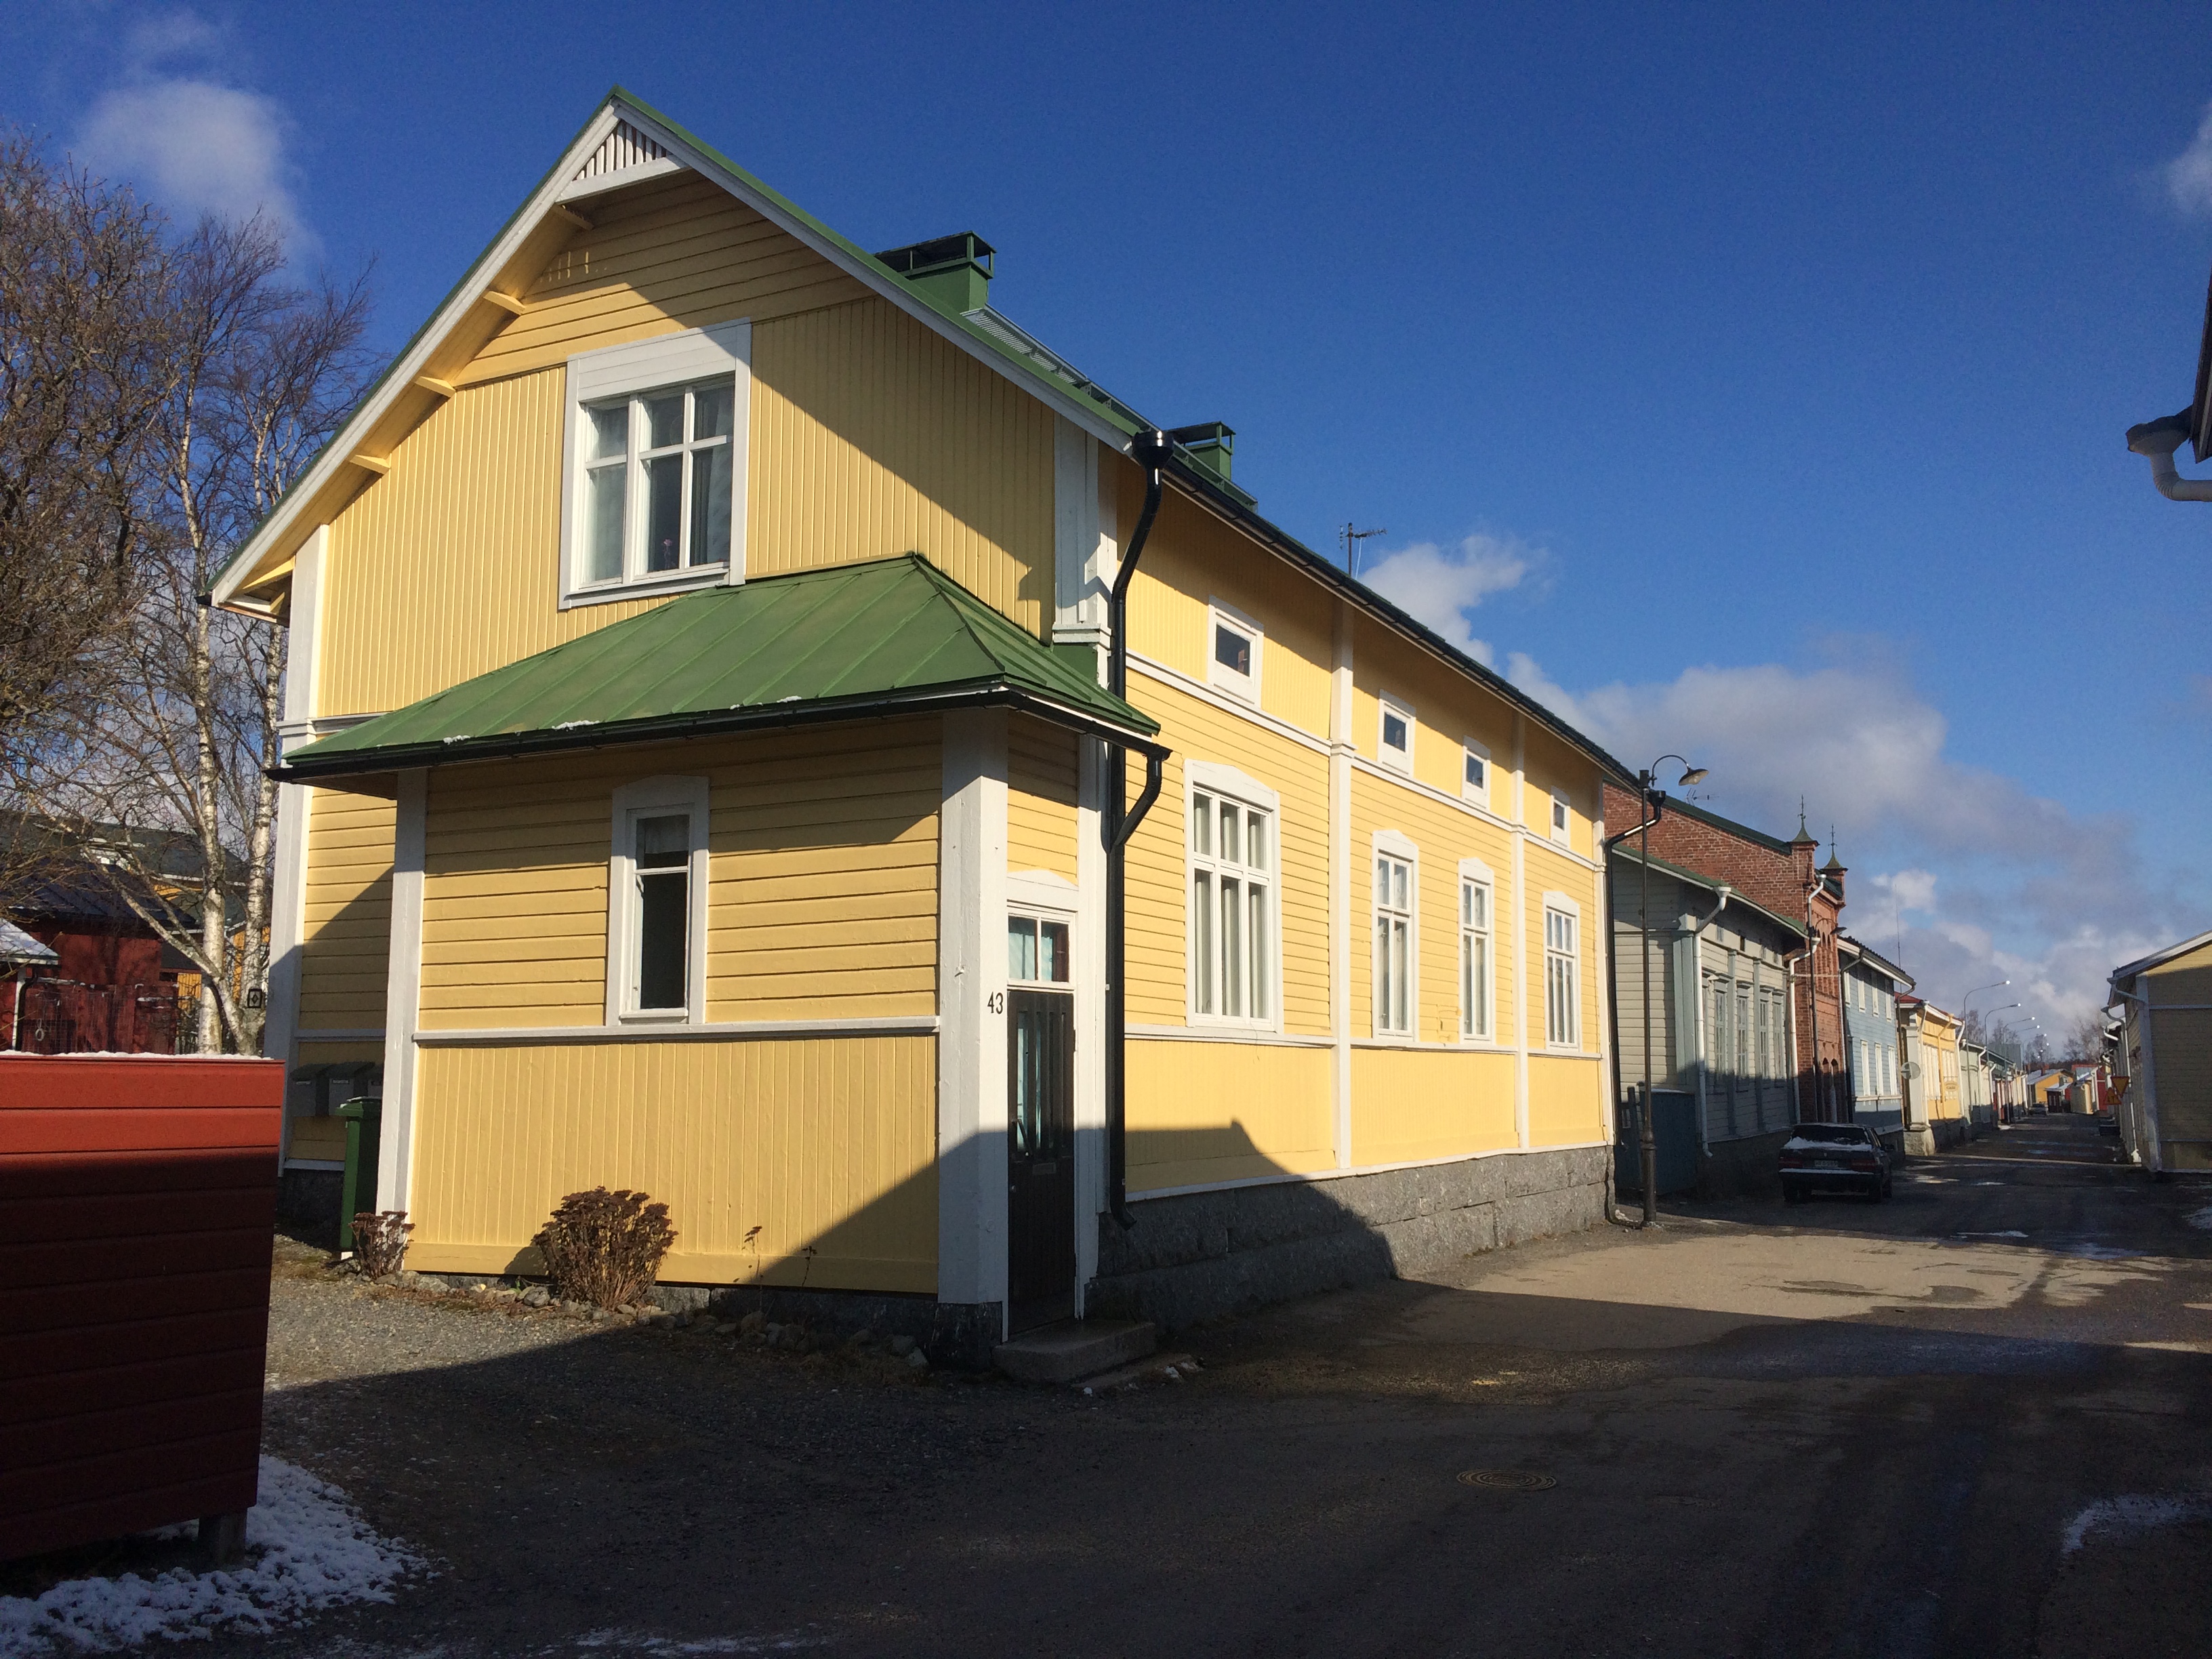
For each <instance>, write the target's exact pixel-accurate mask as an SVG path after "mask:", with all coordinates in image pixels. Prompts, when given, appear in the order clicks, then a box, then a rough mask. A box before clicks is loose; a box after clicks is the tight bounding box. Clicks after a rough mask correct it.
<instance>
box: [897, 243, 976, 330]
mask: <svg viewBox="0 0 2212 1659" xmlns="http://www.w3.org/2000/svg"><path fill="white" fill-rule="evenodd" d="M994 251H995V250H994V249H993V247H992V246H991V245H990V244H989V243H988V242H987V241H985V240H983V239H982V238H981V237H980V236H978V235H977V234H975V232H974V231H972V230H963V231H962V232H961V233H960V234H958V235H957V236H938V237H933V238H932V239H931V240H928V241H927V242H914V243H910V244H908V246H905V247H895V248H889V249H886V250H885V251H884V252H881V253H878V255H876V258H878V259H881V260H882V261H883V262H884V264H887V265H889V266H890V268H891V269H892V270H896V272H898V274H899V275H900V276H903V277H905V278H906V280H907V282H908V285H909V286H911V287H912V288H914V289H915V290H917V291H918V292H919V293H921V295H924V296H925V297H926V298H927V299H930V300H933V301H936V302H937V303H938V304H939V305H940V306H943V307H945V308H946V309H947V310H950V311H955V312H958V313H960V314H961V315H963V316H965V315H966V314H967V313H969V312H971V311H981V309H982V308H983V307H985V306H986V305H987V304H988V303H989V302H990V295H991V256H992V254H993V252H994Z"/></svg>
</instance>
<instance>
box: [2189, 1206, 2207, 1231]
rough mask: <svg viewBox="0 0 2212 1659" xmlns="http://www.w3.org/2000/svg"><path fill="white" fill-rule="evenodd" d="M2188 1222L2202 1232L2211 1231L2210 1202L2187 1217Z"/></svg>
mask: <svg viewBox="0 0 2212 1659" xmlns="http://www.w3.org/2000/svg"><path fill="white" fill-rule="evenodd" d="M2189 1225H2191V1226H2192V1227H2196V1228H2198V1229H2200V1230H2201V1231H2204V1232H2208V1233H2212V1204H2208V1205H2206V1206H2204V1207H2203V1209H2201V1210H2199V1211H2197V1212H2196V1213H2195V1214H2193V1215H2191V1217H2190V1218H2189Z"/></svg>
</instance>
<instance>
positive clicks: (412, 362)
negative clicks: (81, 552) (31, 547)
mask: <svg viewBox="0 0 2212 1659" xmlns="http://www.w3.org/2000/svg"><path fill="white" fill-rule="evenodd" d="M621 126H627V127H629V129H630V131H631V132H632V133H633V134H634V135H635V137H636V138H639V139H642V140H644V141H645V142H646V143H649V144H651V145H653V146H657V147H658V148H659V150H660V151H661V154H660V155H659V156H655V157H653V158H652V159H651V160H650V161H643V162H637V163H633V164H632V166H630V167H626V168H623V169H619V170H620V171H623V172H629V173H635V175H636V176H638V177H641V178H642V177H645V176H647V175H646V173H644V171H643V169H644V168H647V167H650V168H652V169H653V170H654V175H655V176H658V174H659V173H661V172H673V171H677V170H679V169H681V168H684V167H689V168H690V169H691V170H692V171H694V172H696V173H698V174H699V175H700V176H701V177H702V178H704V179H711V180H713V181H714V184H716V185H719V186H720V188H721V189H722V190H724V191H726V192H727V193H728V194H730V195H732V196H733V197H736V198H737V199H738V201H740V202H743V203H744V204H745V205H746V206H747V207H749V208H750V209H751V210H753V211H754V212H756V213H757V214H759V215H760V216H761V217H763V219H766V220H767V221H768V222H769V223H770V224H772V225H774V226H775V227H776V228H778V229H779V230H781V231H782V232H784V233H785V234H787V235H788V236H790V237H792V238H793V240H797V241H798V242H799V243H800V244H801V245H802V246H805V247H806V248H808V249H810V250H811V252H814V253H816V254H817V255H819V256H820V257H821V258H823V259H825V260H827V261H828V262H829V264H832V265H835V266H836V268H837V269H838V270H842V271H843V272H844V273H845V274H846V275H847V276H850V277H852V278H853V279H854V281H856V282H858V283H861V284H863V285H864V286H865V287H866V288H868V289H871V290H872V291H873V292H874V293H876V294H878V295H881V296H882V297H883V298H884V299H886V300H889V301H890V302H891V303H892V304H893V305H895V306H896V307H898V308H899V309H900V310H902V311H903V312H905V313H907V315H908V316H909V317H911V318H913V319H915V321H916V322H919V323H921V325H923V326H924V327H926V328H928V329H931V330H933V331H935V332H936V333H937V334H939V335H940V336H941V337H944V338H945V339H946V340H948V341H950V342H951V343H952V344H954V345H956V346H957V347H958V348H959V349H961V350H963V351H964V352H966V353H967V354H968V355H969V356H970V357H973V358H974V359H975V361H976V362H980V363H981V364H983V365H984V366H985V367H986V368H990V369H992V370H994V372H995V373H997V374H1000V375H1001V376H1002V377H1004V378H1005V379H1006V380H1008V381H1010V382H1011V383H1012V384H1013V385H1015V386H1019V387H1020V388H1021V389H1022V390H1023V391H1024V392H1028V393H1030V395H1031V396H1033V397H1035V398H1037V399H1039V400H1040V401H1041V402H1042V403H1043V404H1046V405H1047V406H1048V407H1049V408H1051V409H1054V410H1057V411H1058V412H1059V413H1060V414H1061V415H1063V416H1066V418H1067V419H1068V420H1069V421H1071V422H1073V423H1074V424H1076V425H1077V426H1079V427H1081V428H1083V429H1084V430H1085V431H1086V432H1088V433H1090V434H1091V436H1093V437H1095V438H1097V440H1098V441H1100V442H1102V443H1104V444H1106V445H1108V446H1109V447H1112V448H1113V449H1115V451H1117V452H1126V451H1127V447H1128V443H1129V440H1128V437H1127V435H1126V434H1125V433H1123V432H1122V431H1121V429H1120V428H1117V427H1115V426H1114V425H1113V424H1112V423H1111V422H1109V421H1107V420H1106V419H1105V418H1104V417H1103V416H1101V415H1100V414H1099V413H1098V411H1097V408H1096V407H1095V406H1092V405H1091V404H1088V402H1087V401H1086V400H1085V399H1084V398H1078V397H1077V396H1075V395H1074V394H1073V392H1060V391H1059V390H1058V389H1056V388H1054V386H1050V385H1048V384H1047V383H1046V382H1044V381H1042V380H1038V379H1037V378H1036V376H1034V375H1032V374H1028V373H1026V372H1024V371H1023V370H1021V369H1018V368H1016V367H1015V366H1014V365H1013V364H1012V363H1011V362H1008V361H1007V360H1006V358H1005V357H1003V356H1000V354H999V353H998V352H997V351H996V350H995V349H993V348H991V347H988V346H987V345H985V344H984V343H982V342H981V341H980V340H978V339H976V338H975V337H974V336H973V335H971V334H969V332H968V331H967V330H965V329H963V328H961V327H958V326H957V325H954V324H953V323H951V322H950V321H948V320H947V319H945V316H944V315H943V314H942V313H939V311H938V310H937V309H936V308H935V307H932V306H929V305H927V304H925V303H924V302H923V301H921V300H919V299H917V298H916V297H915V295H914V294H913V293H912V292H910V291H909V290H908V289H907V287H906V285H905V284H904V283H901V282H900V281H899V280H898V279H897V278H896V277H895V276H888V275H886V274H885V273H884V271H883V270H881V269H879V268H878V266H876V265H875V264H873V263H872V262H870V261H865V260H862V259H859V258H854V256H853V255H852V254H850V253H848V252H846V251H845V249H843V248H842V247H840V246H837V245H836V243H835V242H833V241H830V240H829V239H827V238H826V237H824V236H823V235H822V234H820V233H819V232H817V230H815V229H814V228H813V227H812V226H811V225H808V224H806V223H805V222H804V221H802V220H800V219H799V218H798V217H796V216H794V215H793V213H792V212H791V211H790V210H789V209H787V208H786V207H785V206H784V205H783V204H781V203H779V202H776V201H774V200H772V199H770V198H769V197H767V196H764V195H763V194H762V193H761V192H760V191H758V190H757V189H756V188H754V186H753V185H750V183H749V182H747V181H746V180H745V179H742V178H740V177H739V176H738V175H737V174H736V173H732V172H731V171H730V170H729V169H728V168H727V167H724V166H722V165H721V164H720V162H718V161H714V159H713V157H711V156H710V155H707V154H706V153H705V152H704V151H702V150H701V149H697V148H696V146H694V145H692V144H690V143H686V142H684V140H682V139H680V138H678V137H677V136H676V135H675V134H674V133H672V132H671V131H668V130H667V129H666V128H665V127H664V126H662V125H660V124H659V122H657V121H655V120H654V119H653V118H652V117H650V116H648V115H647V114H645V113H644V112H641V111H640V110H638V109H636V108H635V107H633V106H630V105H629V104H627V103H625V102H623V100H621V99H619V98H611V99H609V100H607V102H606V103H605V105H604V106H601V108H600V111H599V115H598V116H597V117H596V118H594V119H593V120H592V121H591V122H590V123H589V124H588V125H586V127H585V128H584V130H583V131H582V132H581V133H580V134H579V135H578V136H577V137H576V139H575V141H574V143H571V144H570V145H569V146H568V149H566V150H564V151H563V152H562V155H561V159H560V160H559V161H557V162H556V163H555V165H554V167H552V169H551V171H550V172H549V173H547V174H546V175H545V178H544V181H543V182H541V183H540V184H539V185H538V188H537V189H536V190H535V191H532V193H531V195H530V197H529V198H528V199H527V200H526V202H525V203H524V204H523V206H522V209H521V210H520V211H519V212H517V213H516V215H515V216H514V218H513V220H512V221H511V222H509V223H508V225H507V228H506V230H504V231H503V232H501V234H500V237H499V240H496V241H495V242H494V243H493V244H492V245H491V246H490V247H489V248H488V249H486V250H485V251H484V252H483V255H482V256H481V257H480V258H478V259H477V263H476V264H474V265H473V266H471V268H470V270H469V274H468V276H466V277H465V278H464V279H463V280H462V283H461V285H460V286H459V288H458V289H455V290H454V291H453V297H452V298H450V299H449V300H447V302H446V303H445V304H444V305H443V306H442V307H440V308H439V309H438V311H437V312H436V313H434V314H433V316H432V318H431V319H430V322H429V324H428V325H426V326H425V327H424V329H423V330H422V333H421V334H420V335H419V336H418V337H416V341H415V343H414V344H413V345H412V346H411V347H410V349H408V351H407V353H406V355H405V356H403V357H402V358H400V359H399V360H398V362H395V363H393V365H392V368H391V369H390V370H389V371H388V372H387V373H386V376H385V378H384V380H383V382H382V383H381V384H380V386H378V388H377V390H376V392H374V394H373V395H372V396H371V397H370V398H368V399H367V400H366V401H364V402H363V403H362V404H361V406H360V407H359V408H357V409H356V410H354V412H353V416H352V418H351V419H349V420H348V421H347V422H346V423H345V425H344V426H343V427H342V428H340V429H339V431H338V434H337V436H336V437H335V438H333V439H332V440H331V442H330V444H329V446H328V447H326V448H325V450H324V451H323V453H322V454H321V455H320V456H319V457H318V458H317V459H316V461H315V463H314V465H312V466H310V467H309V468H308V469H307V471H306V473H304V474H303V475H302V476H301V477H300V479H299V480H298V482H296V483H295V484H294V485H293V487H292V489H290V490H289V491H288V492H287V493H286V495H285V497H284V500H283V501H282V502H280V503H279V504H278V506H277V508H276V511H275V512H274V513H271V514H270V516H269V518H268V520H266V521H265V522H264V524H263V525H262V526H261V528H260V529H259V530H258V531H257V532H255V533H254V535H253V537H252V540H250V541H249V542H248V543H247V544H246V548H245V550H243V551H242V552H241V553H240V555H239V556H238V557H237V558H236V559H234V561H232V562H231V564H230V566H229V568H227V569H226V570H225V571H224V572H223V573H222V576H221V577H220V578H219V579H217V580H216V583H215V585H214V588H213V598H214V600H215V603H216V604H217V605H234V604H235V602H236V600H237V599H238V597H239V594H240V590H241V589H242V588H243V587H244V586H245V585H246V578H247V577H248V576H249V575H250V574H252V571H253V570H254V568H256V566H257V565H258V563H259V562H260V561H261V559H262V557H263V556H264V553H265V550H266V549H267V548H268V547H269V546H270V544H271V543H279V544H281V543H283V542H285V541H288V540H289V539H291V538H292V536H293V533H294V532H295V530H296V528H297V526H298V522H299V520H300V518H301V514H302V513H303V512H304V511H305V510H306V508H307V504H308V502H309V501H312V500H313V498H314V496H315V495H316V494H317V493H318V492H319V490H320V489H322V488H323V486H324V485H325V483H328V482H329V480H330V478H331V476H332V474H333V473H335V471H337V469H338V468H339V467H341V466H343V465H347V464H348V462H349V459H350V458H351V457H352V455H353V453H354V452H355V450H356V447H358V446H359V444H360V443H361V441H362V438H363V437H364V436H365V435H367V434H368V433H369V432H370V431H371V430H373V429H374V427H375V425H376V423H377V422H378V421H380V420H381V419H382V418H383V416H384V415H385V414H386V411H388V410H390V409H391V407H392V404H393V403H394V402H395V401H396V400H397V399H398V398H399V397H400V396H401V395H402V394H403V393H404V392H407V391H409V390H410V388H412V387H413V386H414V384H415V380H416V376H418V375H420V374H422V373H423V372H424V366H425V365H426V364H427V363H428V361H429V359H430V358H431V356H433V355H434V354H435V352H436V351H437V349H438V348H439V347H440V346H441V344H442V343H444V341H445V338H446V337H447V334H448V333H450V332H451V331H452V329H453V325H454V324H455V323H456V322H457V321H458V320H459V319H460V317H461V316H462V315H463V314H464V313H466V312H467V310H468V309H469V308H470V307H472V306H475V305H477V304H479V303H481V302H482V301H483V296H484V295H485V293H486V291H487V290H489V289H490V287H491V285H492V279H493V278H494V277H495V276H497V275H498V274H499V273H500V272H501V271H502V270H505V269H506V267H507V264H508V262H509V261H510V260H512V259H513V258H514V256H515V255H516V254H517V253H518V252H520V251H521V248H522V245H523V243H524V242H525V241H526V240H528V239H529V238H530V236H532V234H534V233H535V232H536V231H537V229H538V226H539V225H540V224H541V223H542V222H544V218H545V216H546V215H547V214H548V213H550V212H554V211H556V210H559V209H560V208H561V207H562V204H563V202H564V201H566V200H567V199H568V197H569V196H570V193H571V191H572V189H574V188H576V187H580V186H586V185H588V186H589V189H588V190H586V191H583V192H582V193H586V194H597V193H599V192H601V191H605V190H609V189H613V188H616V187H617V186H616V185H614V184H613V182H612V179H613V178H614V173H613V172H609V173H601V174H598V175H595V176H593V177H591V178H584V177H580V175H581V174H582V173H583V172H584V169H585V168H586V167H588V166H590V165H591V164H592V162H593V161H594V159H595V158H597V157H598V156H599V153H600V151H601V149H602V148H603V147H605V146H606V145H607V143H608V142H609V140H611V138H613V137H615V135H616V130H617V127H621ZM664 164H665V165H664Z"/></svg>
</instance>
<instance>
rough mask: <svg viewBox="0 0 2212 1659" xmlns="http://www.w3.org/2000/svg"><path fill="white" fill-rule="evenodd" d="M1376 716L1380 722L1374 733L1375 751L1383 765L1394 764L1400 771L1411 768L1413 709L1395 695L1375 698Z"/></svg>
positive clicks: (1407, 770) (1410, 769)
mask: <svg viewBox="0 0 2212 1659" xmlns="http://www.w3.org/2000/svg"><path fill="white" fill-rule="evenodd" d="M1376 718H1377V720H1378V721H1379V722H1380V724H1379V726H1378V729H1377V730H1376V734H1375V752H1376V754H1377V755H1379V756H1380V757H1382V760H1383V764H1384V765H1385V766H1395V767H1396V768H1397V769H1399V770H1400V771H1401V772H1410V771H1412V770H1413V710H1412V709H1411V708H1408V707H1407V705H1406V704H1404V703H1402V702H1399V701H1398V700H1397V699H1396V698H1395V697H1392V696H1383V697H1381V698H1379V699H1377V700H1376Z"/></svg>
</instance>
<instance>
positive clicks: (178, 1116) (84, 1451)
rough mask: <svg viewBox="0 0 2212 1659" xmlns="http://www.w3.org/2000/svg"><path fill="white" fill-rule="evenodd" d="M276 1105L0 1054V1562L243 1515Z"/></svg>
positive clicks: (265, 1084)
mask: <svg viewBox="0 0 2212 1659" xmlns="http://www.w3.org/2000/svg"><path fill="white" fill-rule="evenodd" d="M283 1092H284V1068H283V1066H282V1065H281V1064H279V1063H277V1062H276V1061H274V1060H212V1059H200V1058H197V1057H193V1058H188V1059H183V1060H174V1059H166V1058H163V1059H156V1058H155V1057H153V1056H150V1055H134V1056H132V1057H131V1058H130V1059H128V1060H107V1059H99V1058H94V1057H92V1056H88V1055H70V1056H65V1057H59V1058H52V1059H47V1058H34V1057H32V1056H28V1055H21V1054H10V1055H7V1056H4V1057H0V1446H4V1447H5V1449H6V1455H5V1457H4V1458H0V1559H9V1558H13V1557H15V1556H19V1555H27V1554H31V1553H37V1552H40V1551H45V1550H52V1549H60V1548H64V1547H69V1546H71V1545H77V1544H85V1543H90V1542H93V1541H96V1540H100V1539H106V1538H114V1537H118V1536H121V1535H123V1534H128V1533H133V1532H138V1531H143V1530H145V1529H146V1528H153V1527H160V1526H166V1525H168V1524H170V1523H171V1522H179V1521H191V1520H194V1519H197V1517H199V1516H204V1515H221V1514H229V1513H233V1512H235V1511H239V1510H246V1509H248V1508H250V1507H252V1504H253V1501H254V1493H255V1484H256V1481H257V1480H258V1471H259V1455H260V1449H261V1394H262V1367H263V1362H264V1349H265V1348H266V1346H267V1340H268V1334H269V1241H270V1227H271V1225H273V1224H274V1222H275V1219H276V1139H277V1132H278V1125H279V1121H280V1118H281V1115H282V1112H283V1105H282V1102H283Z"/></svg>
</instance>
